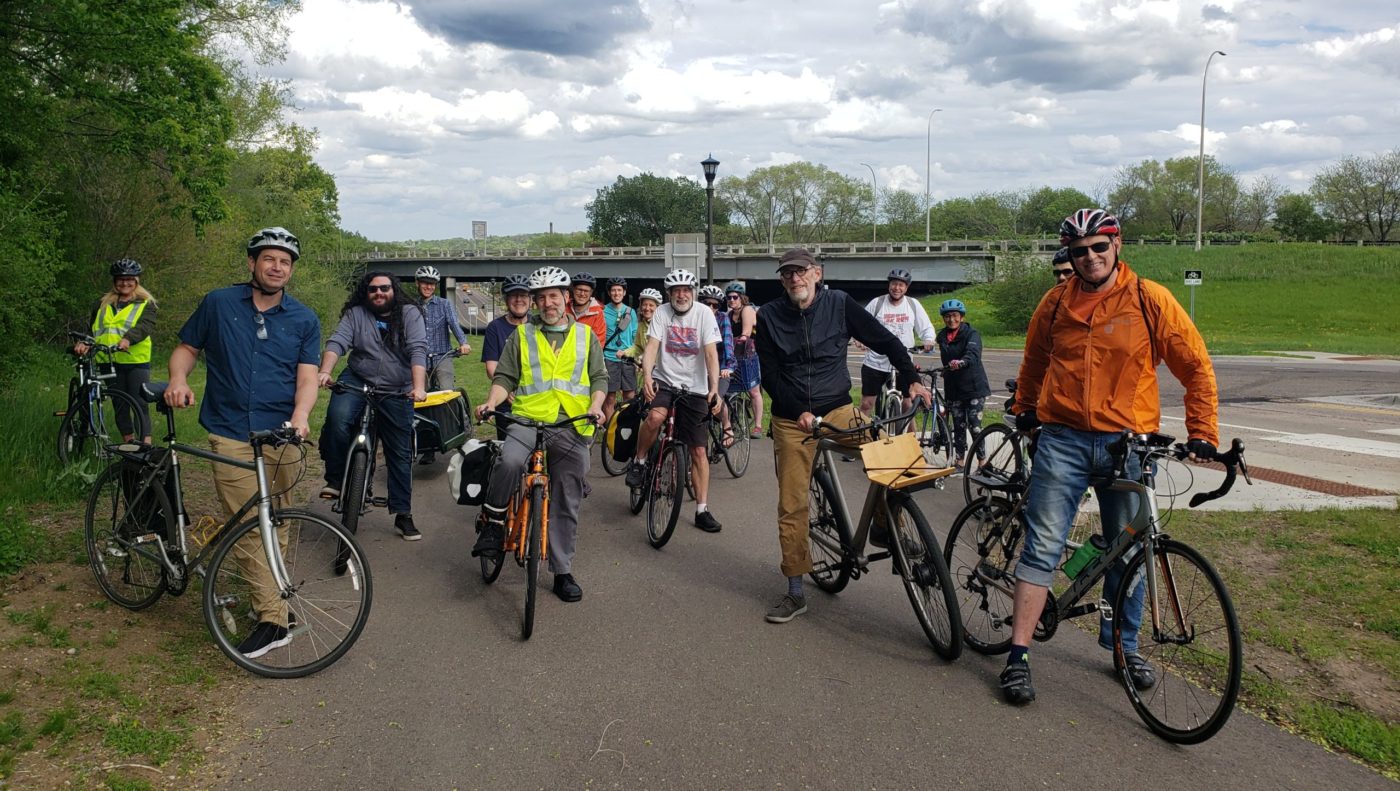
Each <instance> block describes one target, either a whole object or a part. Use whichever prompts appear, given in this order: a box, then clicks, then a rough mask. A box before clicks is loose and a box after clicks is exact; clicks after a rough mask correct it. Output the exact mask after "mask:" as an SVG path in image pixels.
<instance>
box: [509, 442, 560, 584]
mask: <svg viewBox="0 0 1400 791" xmlns="http://www.w3.org/2000/svg"><path fill="white" fill-rule="evenodd" d="M536 484H540V485H542V486H544V492H545V495H544V498H543V499H542V501H541V502H542V505H543V510H542V511H541V512H540V524H541V525H543V526H544V536H543V537H542V538H541V542H540V548H541V552H540V560H541V561H543V560H545V559H546V558H548V557H549V473H548V472H546V471H545V448H544V432H542V431H539V432H536V433H535V449H534V450H533V451H531V452H530V460H529V461H528V462H526V465H525V472H524V473H523V474H522V475H521V476H520V486H518V487H517V488H516V490H515V494H513V495H512V496H511V505H512V506H513V507H512V508H511V517H510V520H509V522H508V528H509V529H508V530H507V531H506V542H505V549H506V551H514V552H515V562H516V564H517V565H521V566H523V565H525V553H526V552H528V551H529V547H528V546H526V544H527V542H526V541H525V532H526V527H528V526H529V524H530V498H529V496H528V495H529V492H530V491H531V490H532V489H534V487H535V485H536Z"/></svg>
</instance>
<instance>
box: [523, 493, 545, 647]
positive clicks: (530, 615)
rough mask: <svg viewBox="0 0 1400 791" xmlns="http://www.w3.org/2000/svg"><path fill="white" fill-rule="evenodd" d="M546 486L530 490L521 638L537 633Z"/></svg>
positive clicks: (527, 637) (527, 638)
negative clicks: (537, 601)
mask: <svg viewBox="0 0 1400 791" xmlns="http://www.w3.org/2000/svg"><path fill="white" fill-rule="evenodd" d="M544 531H545V526H544V484H542V483H536V484H535V485H534V486H533V487H531V489H530V521H529V522H528V523H527V525H526V528H525V613H524V614H523V615H522V616H521V619H520V638H521V639H522V640H529V639H530V635H532V634H534V633H535V599H536V598H538V595H537V594H538V593H539V587H540V560H542V559H543V558H544Z"/></svg>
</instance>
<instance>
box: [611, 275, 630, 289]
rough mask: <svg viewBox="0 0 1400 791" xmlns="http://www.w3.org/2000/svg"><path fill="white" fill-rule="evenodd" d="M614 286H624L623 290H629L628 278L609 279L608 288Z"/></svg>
mask: <svg viewBox="0 0 1400 791" xmlns="http://www.w3.org/2000/svg"><path fill="white" fill-rule="evenodd" d="M613 286H622V287H623V288H627V278H625V277H610V278H608V288H612V287H613Z"/></svg>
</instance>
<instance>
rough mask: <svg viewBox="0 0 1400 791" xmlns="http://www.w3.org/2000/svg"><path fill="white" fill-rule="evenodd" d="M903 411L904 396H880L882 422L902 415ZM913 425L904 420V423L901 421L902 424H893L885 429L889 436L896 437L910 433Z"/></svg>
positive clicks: (887, 394)
mask: <svg viewBox="0 0 1400 791" xmlns="http://www.w3.org/2000/svg"><path fill="white" fill-rule="evenodd" d="M903 411H904V397H903V396H901V395H899V394H898V393H885V394H883V395H881V396H880V415H879V418H880V419H881V420H884V419H886V418H891V417H894V416H895V415H898V414H900V413H901V412H903ZM912 425H913V424H912V422H911V421H908V420H903V421H900V422H898V423H891V424H890V425H887V426H885V429H884V430H885V433H887V434H889V435H890V436H894V435H896V434H904V433H907V432H908V431H909V429H910V428H911V427H912Z"/></svg>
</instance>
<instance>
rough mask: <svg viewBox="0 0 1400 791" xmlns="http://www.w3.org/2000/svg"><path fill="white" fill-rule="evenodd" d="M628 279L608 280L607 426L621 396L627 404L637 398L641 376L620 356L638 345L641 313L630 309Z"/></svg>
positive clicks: (605, 318)
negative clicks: (638, 327) (638, 377)
mask: <svg viewBox="0 0 1400 791" xmlns="http://www.w3.org/2000/svg"><path fill="white" fill-rule="evenodd" d="M626 299H627V278H625V277H614V278H611V279H609V280H608V304H607V305H605V306H604V307H603V322H604V326H605V327H606V331H605V332H604V333H603V338H604V341H605V342H604V343H603V361H604V362H605V363H607V366H608V397H607V398H606V399H604V401H603V425H605V426H606V425H607V424H608V421H610V420H612V413H613V410H614V409H616V408H617V393H618V391H622V400H623V401H627V400H629V399H631V398H632V397H633V396H635V395H636V394H637V372H636V371H635V370H633V367H632V363H630V362H627V361H626V360H619V359H618V357H617V353H618V352H620V351H623V350H624V349H630V348H632V344H634V343H636V342H637V312H636V311H634V310H632V308H630V307H628V306H627V302H626Z"/></svg>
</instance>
